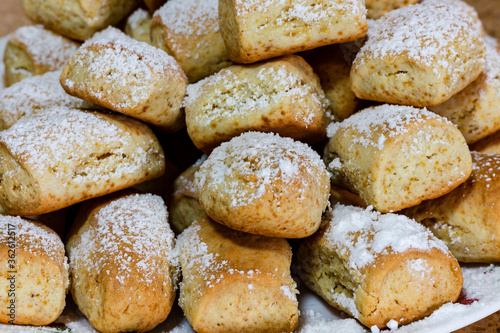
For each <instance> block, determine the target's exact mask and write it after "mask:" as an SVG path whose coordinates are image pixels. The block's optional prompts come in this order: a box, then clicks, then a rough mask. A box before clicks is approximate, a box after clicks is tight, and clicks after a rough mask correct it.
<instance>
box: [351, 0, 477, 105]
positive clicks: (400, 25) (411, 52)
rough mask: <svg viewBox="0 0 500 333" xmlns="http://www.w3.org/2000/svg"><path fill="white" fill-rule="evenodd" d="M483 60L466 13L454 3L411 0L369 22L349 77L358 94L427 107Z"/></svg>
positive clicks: (468, 78) (470, 76)
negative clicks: (370, 24)
mask: <svg viewBox="0 0 500 333" xmlns="http://www.w3.org/2000/svg"><path fill="white" fill-rule="evenodd" d="M484 64H485V45H484V40H483V38H482V35H481V31H480V29H479V28H478V26H477V24H476V22H475V21H474V19H473V18H472V17H471V16H470V15H468V14H466V13H464V12H463V11H462V10H460V9H459V8H458V7H456V6H451V5H446V4H442V5H441V4H439V5H436V4H432V3H429V4H417V5H412V6H406V7H403V8H399V9H396V10H393V11H391V12H389V13H387V14H385V15H384V16H383V17H382V18H380V19H379V20H377V21H376V24H374V25H373V27H372V26H370V29H369V30H368V39H367V41H366V43H365V44H364V45H363V46H362V48H361V50H360V51H359V53H358V54H357V56H356V58H355V60H354V63H353V66H352V70H351V82H352V88H353V91H354V93H355V94H356V96H358V97H359V98H361V99H368V100H373V101H377V102H385V103H392V104H404V105H411V106H415V107H427V106H433V105H437V104H440V103H443V102H444V101H446V100H448V99H449V98H450V97H451V96H453V95H454V94H456V93H457V92H459V91H460V90H462V89H463V88H465V87H466V86H467V85H468V84H469V83H471V82H472V81H474V80H475V79H476V78H477V77H478V76H479V75H480V74H481V72H482V71H483V68H484Z"/></svg>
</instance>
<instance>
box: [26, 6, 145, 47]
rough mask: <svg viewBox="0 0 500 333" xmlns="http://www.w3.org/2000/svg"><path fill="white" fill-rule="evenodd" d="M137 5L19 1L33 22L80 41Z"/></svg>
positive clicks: (115, 20) (118, 19) (125, 14)
mask: <svg viewBox="0 0 500 333" xmlns="http://www.w3.org/2000/svg"><path fill="white" fill-rule="evenodd" d="M139 3H140V0H107V1H98V0H64V1H59V0H23V7H24V11H25V13H26V15H27V16H28V17H29V19H30V20H32V21H33V22H36V23H41V24H43V25H44V26H45V27H46V28H47V29H50V30H53V31H56V32H57V33H59V34H61V35H63V36H66V37H69V38H71V39H76V40H80V41H84V40H86V39H88V38H89V37H90V36H92V35H93V34H94V33H95V32H97V31H99V30H102V29H104V28H106V27H107V26H109V25H114V24H116V23H118V22H120V21H121V20H122V19H123V18H125V17H127V15H128V14H130V12H132V11H133V10H134V9H135V8H136V7H137V6H138V5H139ZM47 49H50V50H53V48H52V47H50V48H47Z"/></svg>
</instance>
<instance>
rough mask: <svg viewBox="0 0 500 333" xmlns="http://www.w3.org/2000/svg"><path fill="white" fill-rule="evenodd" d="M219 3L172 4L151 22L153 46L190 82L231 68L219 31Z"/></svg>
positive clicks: (194, 0)
mask: <svg viewBox="0 0 500 333" xmlns="http://www.w3.org/2000/svg"><path fill="white" fill-rule="evenodd" d="M218 5H219V1H218V0H190V1H185V0H170V1H167V3H165V4H164V5H163V6H162V7H161V8H160V9H158V10H157V11H156V12H155V14H154V16H153V20H152V21H151V40H152V42H153V45H154V46H156V47H158V48H160V49H162V50H164V51H165V52H167V53H168V54H170V55H171V56H173V57H174V58H175V59H176V60H177V61H178V62H179V65H180V66H181V67H182V69H183V70H184V72H185V73H186V75H187V77H188V78H189V81H190V82H196V81H199V80H200V79H203V78H204V77H207V76H209V75H211V74H213V73H216V72H218V71H219V70H221V69H223V68H225V67H228V66H229V65H231V61H230V60H229V58H228V55H227V51H226V46H225V45H224V40H223V39H222V35H221V33H220V30H219V20H218V10H217V8H218Z"/></svg>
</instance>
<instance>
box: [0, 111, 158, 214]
mask: <svg viewBox="0 0 500 333" xmlns="http://www.w3.org/2000/svg"><path fill="white" fill-rule="evenodd" d="M0 161H1V163H0V179H1V182H0V205H1V206H2V207H3V208H4V209H5V210H6V211H7V213H9V214H11V215H21V216H29V215H39V214H44V213H48V212H51V211H55V210H58V209H61V208H63V207H67V206H70V205H72V204H75V203H77V202H80V201H83V200H86V199H90V198H93V197H97V196H102V195H104V194H108V193H111V192H115V191H118V190H120V189H124V188H127V187H130V186H132V185H135V184H139V183H142V182H144V181H146V180H149V179H153V178H157V177H159V176H161V175H162V174H163V172H164V168H165V157H164V155H163V150H162V148H161V146H160V144H159V142H158V140H157V139H156V137H155V136H154V134H153V132H152V131H151V130H150V129H149V128H148V127H147V126H146V125H144V124H142V123H140V122H139V121H136V120H134V119H130V118H127V117H125V116H122V115H117V114H104V113H98V112H85V111H80V110H77V109H70V108H63V107H58V108H53V109H52V110H50V111H47V112H43V113H38V114H35V115H32V116H29V117H24V118H21V119H20V120H19V121H18V122H17V123H15V124H14V125H13V126H12V127H10V128H9V129H8V130H5V131H2V132H0Z"/></svg>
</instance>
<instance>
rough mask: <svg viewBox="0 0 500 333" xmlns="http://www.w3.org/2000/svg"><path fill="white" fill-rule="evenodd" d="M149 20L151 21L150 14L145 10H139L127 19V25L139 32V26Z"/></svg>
mask: <svg viewBox="0 0 500 333" xmlns="http://www.w3.org/2000/svg"><path fill="white" fill-rule="evenodd" d="M148 19H151V18H150V15H149V12H148V11H147V10H145V9H143V8H138V9H136V10H135V11H134V12H133V13H132V14H131V15H130V16H129V17H128V18H127V25H129V26H130V28H132V30H137V28H138V27H139V24H140V23H141V22H143V21H144V20H148ZM143 32H144V31H143ZM139 33H141V32H139Z"/></svg>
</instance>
